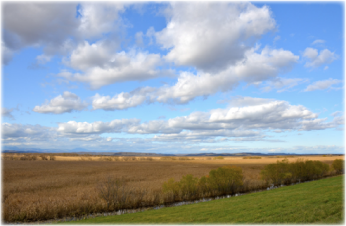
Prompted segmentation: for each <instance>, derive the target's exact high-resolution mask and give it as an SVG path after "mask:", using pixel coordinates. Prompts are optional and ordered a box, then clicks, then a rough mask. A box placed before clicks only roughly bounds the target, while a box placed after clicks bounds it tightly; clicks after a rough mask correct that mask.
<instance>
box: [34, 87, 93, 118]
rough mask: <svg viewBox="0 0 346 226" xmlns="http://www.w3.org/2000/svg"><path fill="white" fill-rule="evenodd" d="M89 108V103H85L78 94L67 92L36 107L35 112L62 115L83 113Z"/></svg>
mask: <svg viewBox="0 0 346 226" xmlns="http://www.w3.org/2000/svg"><path fill="white" fill-rule="evenodd" d="M87 107H88V103H86V102H85V101H84V102H83V101H82V100H81V99H80V97H78V96H77V95H76V94H74V93H71V92H68V91H65V92H64V94H63V95H59V96H57V97H55V98H53V99H51V100H50V101H49V102H47V103H45V104H42V105H41V106H36V107H35V108H34V109H33V111H35V112H38V113H45V114H47V113H53V114H62V113H65V112H72V111H82V110H84V109H85V108H87Z"/></svg>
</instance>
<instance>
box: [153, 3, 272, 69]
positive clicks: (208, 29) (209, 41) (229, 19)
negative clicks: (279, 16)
mask: <svg viewBox="0 0 346 226" xmlns="http://www.w3.org/2000/svg"><path fill="white" fill-rule="evenodd" d="M166 12H168V13H167V15H166V17H167V20H168V24H167V27H166V28H164V29H163V30H162V31H159V32H156V34H155V37H156V40H157V42H158V43H159V44H160V45H162V47H163V48H165V49H169V53H168V54H167V56H166V59H167V60H169V61H172V62H174V63H175V64H176V65H187V66H195V67H196V68H197V69H200V70H203V71H208V72H218V71H220V70H224V69H225V68H227V67H228V66H229V65H234V64H235V63H237V62H238V61H239V60H242V59H243V58H244V56H245V52H246V51H247V50H249V49H250V48H251V46H252V45H253V44H254V43H255V42H256V40H257V39H258V38H260V36H261V35H262V34H264V33H266V32H268V31H270V30H273V29H274V28H275V21H274V19H273V18H272V17H271V13H270V11H269V9H268V8H267V7H265V6H264V7H262V8H257V7H255V6H254V5H252V4H250V3H244V2H242V3H229V2H200V3H198V4H196V3H192V2H191V3H187V2H173V3H171V4H170V7H169V9H168V10H166ZM216 24H217V25H218V26H215V25H216Z"/></svg>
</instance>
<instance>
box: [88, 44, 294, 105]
mask: <svg viewBox="0 0 346 226" xmlns="http://www.w3.org/2000/svg"><path fill="white" fill-rule="evenodd" d="M298 59H299V57H298V56H295V55H294V54H292V53H291V52H290V51H286V50H283V49H278V50H276V49H270V48H267V47H265V48H263V49H262V50H261V51H260V52H256V50H255V49H250V50H249V51H247V52H246V57H245V58H244V60H243V61H241V62H239V63H237V64H236V65H233V66H230V67H228V68H227V69H225V70H224V71H220V72H219V73H204V72H199V73H197V74H193V73H190V72H181V73H180V75H179V77H178V80H177V82H176V83H175V84H174V85H173V86H168V85H165V86H162V87H159V88H153V87H143V88H139V89H137V90H134V91H132V92H130V93H120V94H117V95H115V96H114V97H110V96H101V95H99V94H96V95H95V96H94V97H93V102H92V106H93V109H104V110H122V109H126V108H130V107H135V106H138V105H141V104H143V103H152V102H160V103H174V104H185V103H188V102H190V101H191V100H193V99H195V98H196V97H199V96H204V97H205V96H208V95H212V94H215V93H216V92H226V91H229V90H232V89H233V88H234V87H236V86H237V85H238V83H239V82H242V81H245V82H248V83H252V82H258V81H263V80H268V79H273V78H276V77H277V75H278V74H279V73H281V72H285V71H286V70H289V69H290V68H291V67H292V65H293V64H294V63H295V62H296V61H297V60H298ZM281 81H283V82H285V83H286V85H287V86H290V87H293V86H294V85H295V84H293V83H296V84H297V83H298V82H300V80H289V79H286V80H285V79H281Z"/></svg>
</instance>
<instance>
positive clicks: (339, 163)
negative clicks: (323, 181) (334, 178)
mask: <svg viewBox="0 0 346 226" xmlns="http://www.w3.org/2000/svg"><path fill="white" fill-rule="evenodd" d="M332 168H333V169H334V170H335V171H336V173H344V172H345V160H342V159H335V160H334V161H333V163H332Z"/></svg>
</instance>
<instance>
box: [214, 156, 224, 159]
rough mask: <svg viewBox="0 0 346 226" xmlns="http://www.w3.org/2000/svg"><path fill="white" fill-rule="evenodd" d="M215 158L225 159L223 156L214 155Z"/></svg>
mask: <svg viewBox="0 0 346 226" xmlns="http://www.w3.org/2000/svg"><path fill="white" fill-rule="evenodd" d="M214 159H225V158H224V157H223V156H217V157H214Z"/></svg>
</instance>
